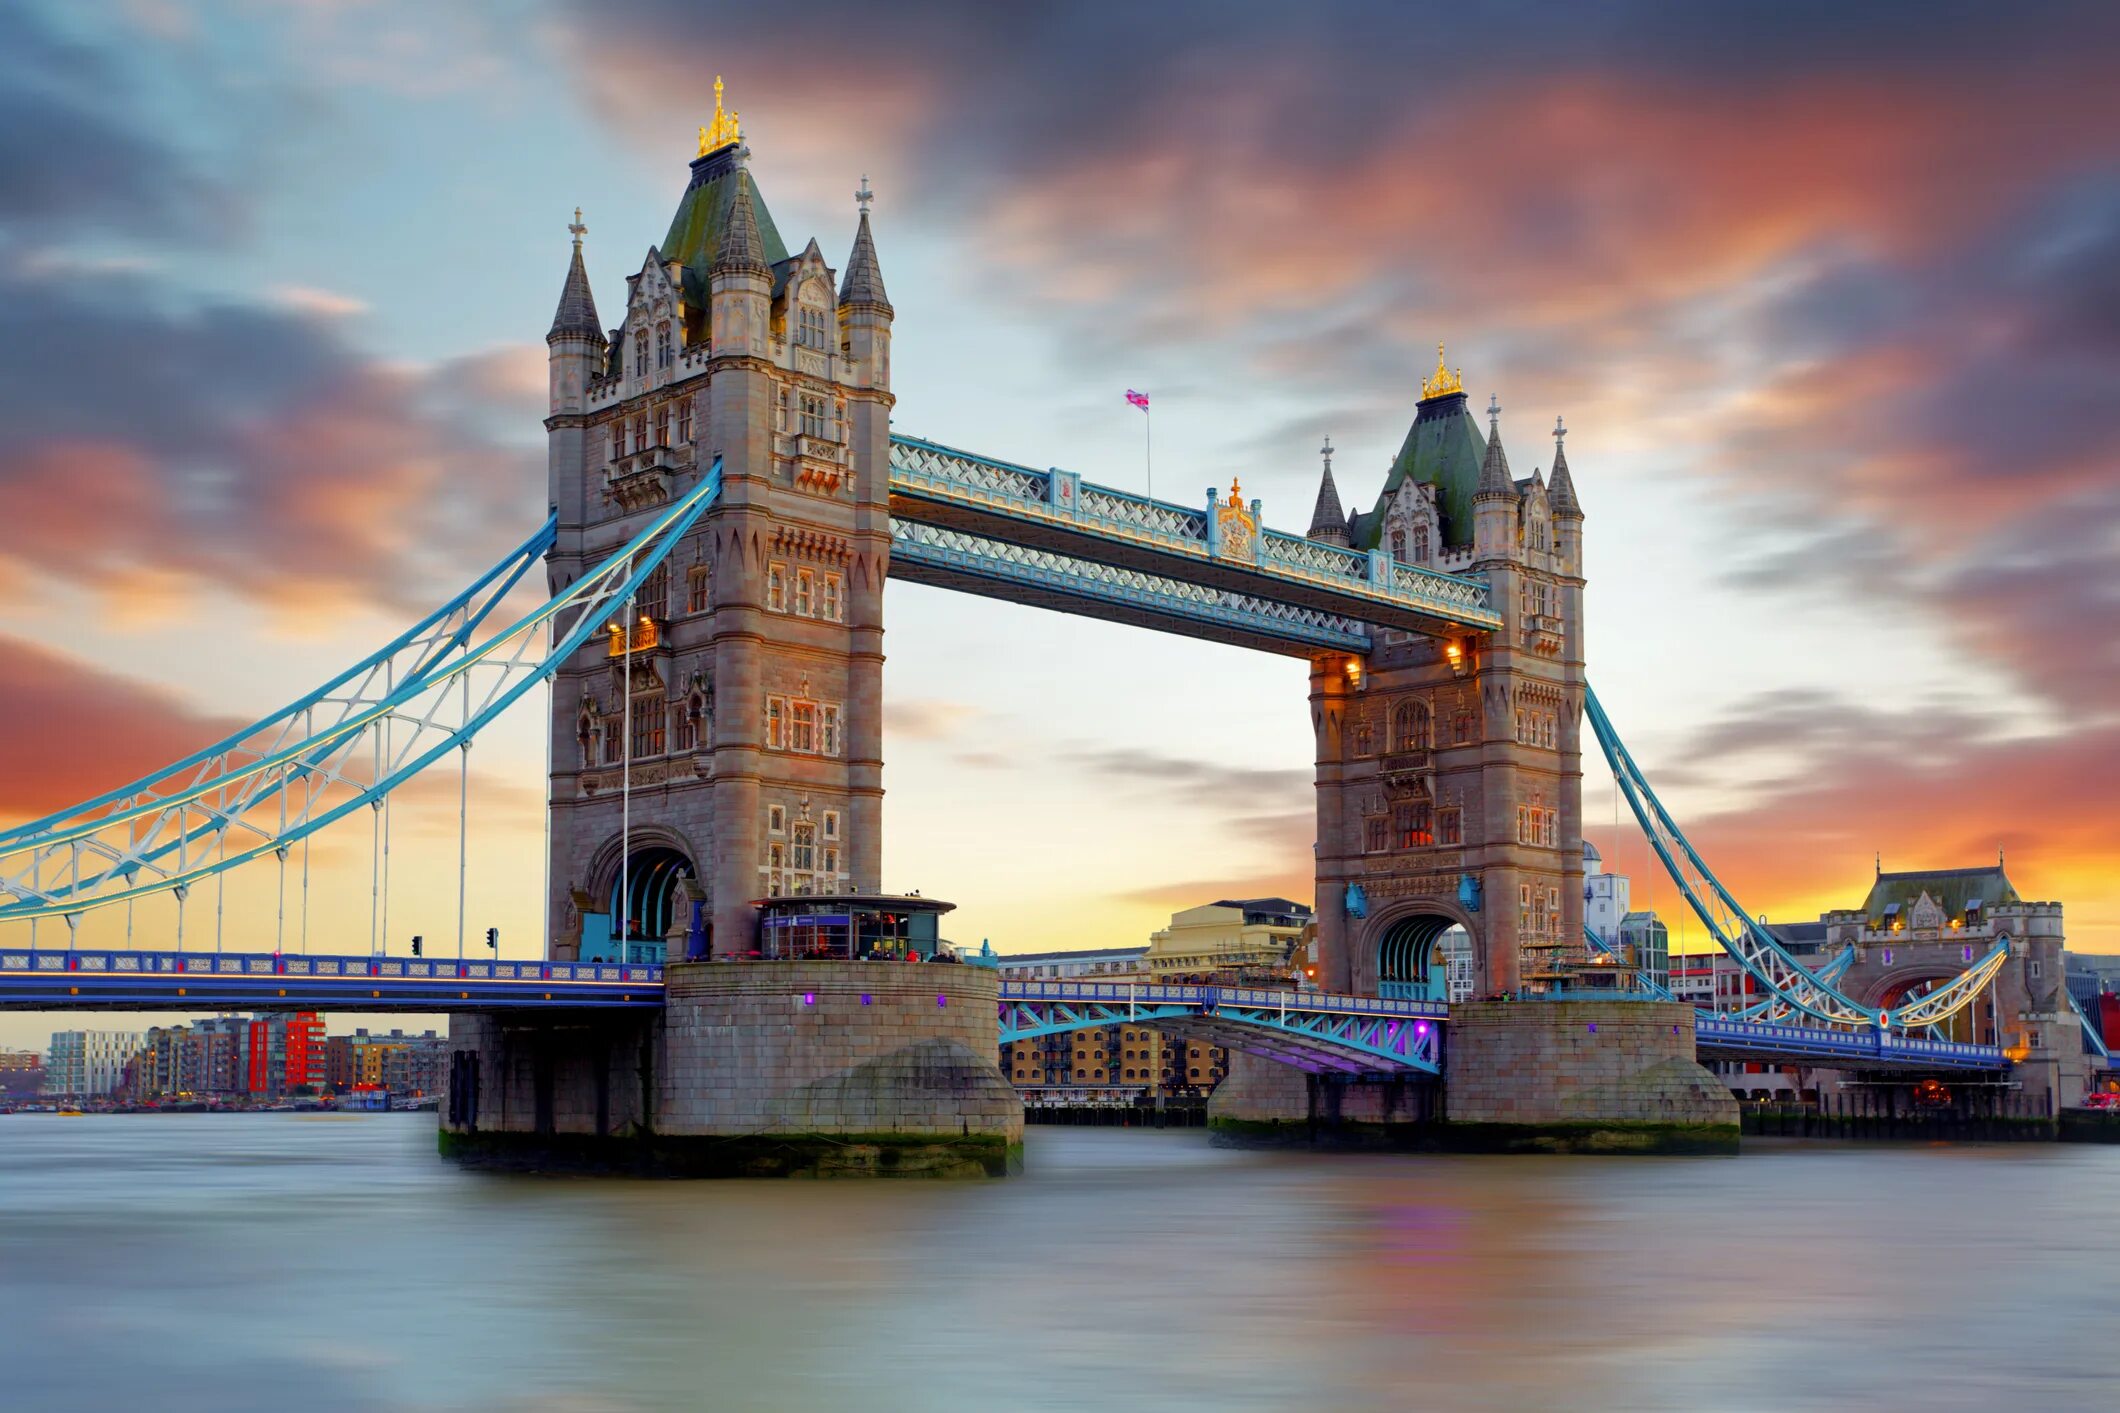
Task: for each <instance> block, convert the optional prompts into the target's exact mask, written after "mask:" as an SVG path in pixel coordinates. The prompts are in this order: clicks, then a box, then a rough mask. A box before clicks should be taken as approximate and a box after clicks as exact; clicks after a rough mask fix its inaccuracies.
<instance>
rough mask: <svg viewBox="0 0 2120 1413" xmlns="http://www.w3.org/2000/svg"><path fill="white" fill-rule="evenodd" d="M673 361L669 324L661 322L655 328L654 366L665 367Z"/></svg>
mask: <svg viewBox="0 0 2120 1413" xmlns="http://www.w3.org/2000/svg"><path fill="white" fill-rule="evenodd" d="M675 361H676V360H675V359H674V358H673V357H672V355H671V352H670V326H669V325H668V324H663V325H661V326H660V327H658V328H657V329H656V330H655V366H656V367H658V368H667V367H669V366H670V365H671V363H673V362H675Z"/></svg>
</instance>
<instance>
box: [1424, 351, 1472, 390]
mask: <svg viewBox="0 0 2120 1413" xmlns="http://www.w3.org/2000/svg"><path fill="white" fill-rule="evenodd" d="M1464 390H1465V370H1464V369H1462V368H1460V369H1458V370H1457V371H1456V372H1455V373H1453V372H1451V371H1450V370H1449V369H1448V368H1446V367H1444V366H1443V346H1442V345H1441V344H1437V345H1436V346H1435V376H1434V377H1432V378H1423V379H1421V396H1422V397H1424V398H1430V397H1441V396H1443V395H1444V394H1445V393H1459V392H1463V391H1464Z"/></svg>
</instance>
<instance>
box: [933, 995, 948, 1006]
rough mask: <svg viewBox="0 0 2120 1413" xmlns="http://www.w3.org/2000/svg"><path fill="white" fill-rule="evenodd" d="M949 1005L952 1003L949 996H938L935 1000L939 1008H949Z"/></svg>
mask: <svg viewBox="0 0 2120 1413" xmlns="http://www.w3.org/2000/svg"><path fill="white" fill-rule="evenodd" d="M949 1003H950V998H949V997H947V996H937V997H936V998H935V1004H936V1005H938V1006H947V1005H948V1004H949Z"/></svg>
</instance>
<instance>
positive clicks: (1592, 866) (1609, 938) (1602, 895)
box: [1452, 839, 1683, 999]
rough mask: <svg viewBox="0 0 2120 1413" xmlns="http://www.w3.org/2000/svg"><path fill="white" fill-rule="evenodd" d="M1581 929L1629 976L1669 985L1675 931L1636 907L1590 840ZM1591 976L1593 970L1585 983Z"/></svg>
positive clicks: (1628, 885)
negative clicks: (1599, 942) (1614, 955)
mask: <svg viewBox="0 0 2120 1413" xmlns="http://www.w3.org/2000/svg"><path fill="white" fill-rule="evenodd" d="M1583 926H1584V927H1585V928H1587V929H1588V930H1589V931H1591V932H1594V933H1596V934H1597V936H1598V937H1599V939H1600V940H1602V941H1603V942H1604V943H1605V945H1606V946H1608V947H1610V948H1612V949H1613V950H1614V951H1616V952H1617V953H1618V954H1619V958H1620V963H1621V965H1622V966H1623V967H1624V968H1626V969H1627V970H1628V971H1629V972H1630V973H1632V974H1634V975H1639V976H1641V977H1642V978H1644V979H1645V980H1647V981H1650V982H1652V983H1654V984H1655V985H1657V986H1662V987H1666V988H1668V987H1669V986H1670V984H1671V930H1670V929H1669V928H1668V927H1666V926H1664V924H1663V922H1662V920H1660V919H1659V918H1658V917H1657V916H1656V914H1655V913H1653V912H1649V911H1646V910H1636V909H1635V908H1634V905H1633V882H1632V880H1630V879H1629V878H1628V877H1627V875H1626V874H1624V873H1613V872H1611V871H1610V870H1608V869H1607V868H1606V867H1605V861H1604V856H1603V855H1602V854H1601V853H1599V851H1598V847H1597V845H1595V844H1593V843H1591V842H1590V841H1589V840H1587V839H1585V840H1584V841H1583ZM1593 978H1594V969H1593V972H1592V973H1587V974H1586V975H1585V976H1584V977H1583V978H1582V979H1583V980H1584V981H1585V982H1588V981H1590V980H1592V979H1593ZM1631 979H1632V976H1631V975H1626V976H1621V977H1619V978H1617V979H1616V980H1615V982H1614V984H1617V983H1618V982H1619V981H1631ZM1452 999H1456V998H1455V997H1454V996H1453V998H1452ZM1681 999H1683V998H1681Z"/></svg>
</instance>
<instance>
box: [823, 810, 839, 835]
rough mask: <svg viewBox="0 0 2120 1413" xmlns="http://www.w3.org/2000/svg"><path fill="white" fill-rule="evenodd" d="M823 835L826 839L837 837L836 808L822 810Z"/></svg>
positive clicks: (837, 817)
mask: <svg viewBox="0 0 2120 1413" xmlns="http://www.w3.org/2000/svg"><path fill="white" fill-rule="evenodd" d="M824 837H825V838H826V839H837V838H838V837H839V811H838V810H826V811H825V812H824Z"/></svg>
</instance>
